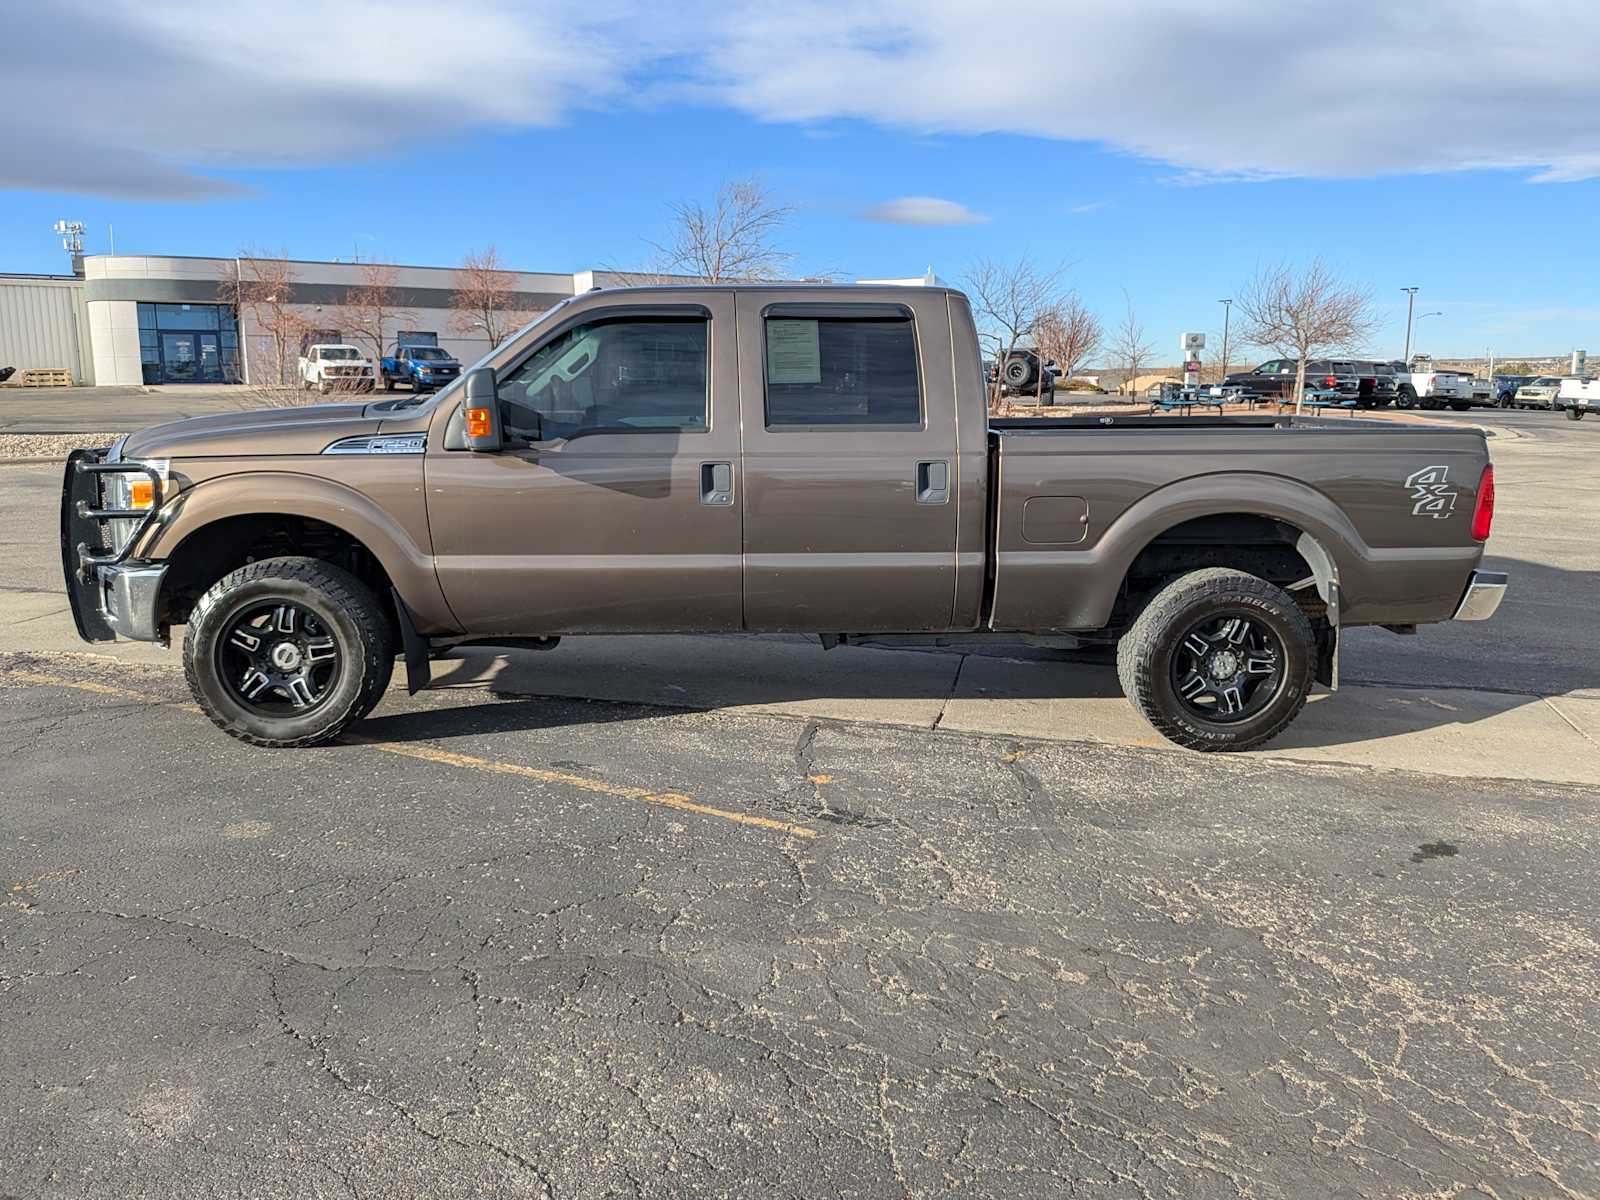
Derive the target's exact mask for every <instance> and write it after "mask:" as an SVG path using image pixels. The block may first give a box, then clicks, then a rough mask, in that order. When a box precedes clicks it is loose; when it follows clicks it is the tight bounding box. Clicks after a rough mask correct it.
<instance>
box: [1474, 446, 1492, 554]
mask: <svg viewBox="0 0 1600 1200" xmlns="http://www.w3.org/2000/svg"><path fill="white" fill-rule="evenodd" d="M1493 524H1494V464H1493V463H1490V464H1489V465H1488V466H1486V467H1484V469H1483V477H1482V478H1480V479H1479V480H1478V504H1477V507H1476V508H1474V509H1473V510H1472V540H1473V541H1475V542H1486V541H1488V540H1489V526H1491V525H1493Z"/></svg>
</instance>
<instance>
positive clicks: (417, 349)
mask: <svg viewBox="0 0 1600 1200" xmlns="http://www.w3.org/2000/svg"><path fill="white" fill-rule="evenodd" d="M407 353H408V354H410V355H411V357H412V358H413V359H414V360H415V361H417V362H439V361H440V360H441V359H446V358H449V357H450V356H449V355H448V354H446V353H445V352H444V351H443V350H439V349H436V348H435V347H433V346H413V347H412V348H411V349H410V350H408V351H407Z"/></svg>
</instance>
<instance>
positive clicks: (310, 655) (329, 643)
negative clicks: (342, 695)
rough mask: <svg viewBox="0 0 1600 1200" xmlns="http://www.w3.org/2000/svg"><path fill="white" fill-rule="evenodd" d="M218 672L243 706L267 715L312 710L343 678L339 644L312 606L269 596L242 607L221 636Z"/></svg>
mask: <svg viewBox="0 0 1600 1200" xmlns="http://www.w3.org/2000/svg"><path fill="white" fill-rule="evenodd" d="M216 653H217V676H218V678H219V679H220V680H221V681H222V684H223V686H224V687H226V688H227V689H228V692H229V694H230V695H231V696H232V697H233V699H234V700H235V701H236V702H237V703H238V704H239V705H240V706H241V707H243V708H245V709H247V710H248V711H250V712H253V713H259V714H260V715H262V716H267V717H282V716H286V715H288V714H290V713H307V712H309V711H310V710H312V709H314V708H316V707H317V705H319V704H322V703H325V702H326V701H327V699H328V696H329V695H330V694H331V693H332V692H333V690H334V685H335V684H336V683H338V681H339V673H340V671H341V670H342V669H343V666H344V663H343V659H342V657H341V655H340V653H339V644H338V642H337V641H336V640H335V639H334V637H333V635H332V634H331V633H330V632H329V631H328V630H327V629H326V628H325V627H324V626H323V624H322V622H320V621H319V620H318V619H317V616H316V614H315V613H313V612H312V611H311V610H309V609H306V608H302V607H301V606H300V605H298V604H294V603H291V602H289V601H286V600H276V599H267V600H262V601H258V602H257V603H254V604H247V605H245V606H244V607H242V608H240V609H239V610H238V611H237V612H236V613H235V614H234V615H233V616H232V617H231V618H230V619H229V621H228V623H227V627H226V629H225V631H224V633H223V636H222V638H221V639H220V640H219V641H218V642H217V651H216Z"/></svg>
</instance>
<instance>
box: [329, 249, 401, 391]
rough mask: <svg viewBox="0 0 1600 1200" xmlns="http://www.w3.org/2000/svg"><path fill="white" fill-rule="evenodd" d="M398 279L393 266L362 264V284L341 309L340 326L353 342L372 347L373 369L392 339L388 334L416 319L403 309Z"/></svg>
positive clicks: (349, 296)
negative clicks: (361, 341)
mask: <svg viewBox="0 0 1600 1200" xmlns="http://www.w3.org/2000/svg"><path fill="white" fill-rule="evenodd" d="M399 277H400V269H399V268H398V267H396V266H394V265H393V264H391V263H380V262H371V263H363V264H362V265H361V282H360V283H358V284H356V286H355V287H353V288H351V289H350V292H349V294H348V295H347V296H346V297H345V302H344V304H343V305H342V306H341V307H340V309H339V322H340V324H342V325H343V326H344V327H345V328H346V329H348V330H350V332H351V336H352V340H354V339H355V338H361V339H363V340H365V341H366V342H368V343H370V344H371V346H372V361H373V365H374V366H376V365H377V363H378V360H379V359H381V358H382V357H383V350H384V346H385V345H386V344H387V343H386V341H385V339H386V338H387V337H388V336H389V335H388V333H387V332H386V331H387V330H389V329H398V327H399V325H400V323H401V322H403V321H410V320H412V318H413V314H412V312H411V311H410V310H409V309H405V308H402V307H401V306H400V299H399V290H398V288H397V286H396V281H397V280H398V279H399Z"/></svg>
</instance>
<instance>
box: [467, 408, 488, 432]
mask: <svg viewBox="0 0 1600 1200" xmlns="http://www.w3.org/2000/svg"><path fill="white" fill-rule="evenodd" d="M467 436H468V437H488V436H489V410H488V409H487V408H469V409H467Z"/></svg>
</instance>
